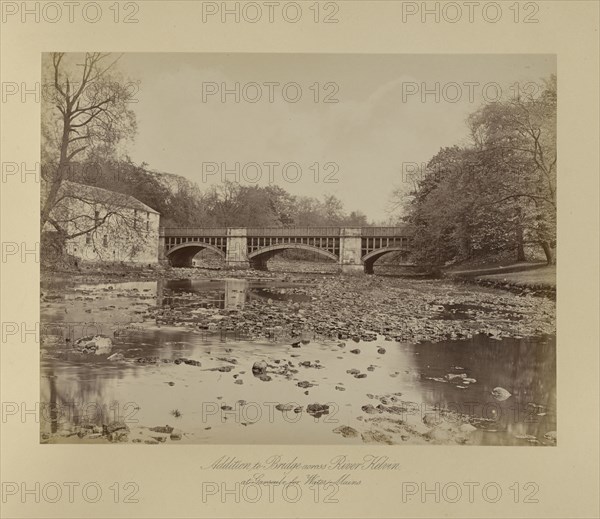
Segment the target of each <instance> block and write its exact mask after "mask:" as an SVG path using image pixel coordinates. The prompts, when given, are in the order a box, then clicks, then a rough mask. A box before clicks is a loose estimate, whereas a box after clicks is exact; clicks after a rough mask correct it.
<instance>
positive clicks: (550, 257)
mask: <svg viewBox="0 0 600 519" xmlns="http://www.w3.org/2000/svg"><path fill="white" fill-rule="evenodd" d="M541 245H542V248H543V249H544V254H545V255H546V263H547V264H548V265H556V257H555V255H554V251H553V250H552V247H550V244H549V243H548V242H547V241H543V242H542V244H541Z"/></svg>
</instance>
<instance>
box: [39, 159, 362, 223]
mask: <svg viewBox="0 0 600 519" xmlns="http://www.w3.org/2000/svg"><path fill="white" fill-rule="evenodd" d="M47 167H49V168H52V167H53V166H52V165H51V164H49V165H47ZM66 177H67V178H68V179H69V180H72V181H74V182H79V183H82V184H87V185H93V186H97V187H102V188H105V189H110V190H112V191H117V192H119V193H125V194H128V195H132V196H134V197H135V198H137V199H138V200H140V201H141V202H143V203H144V204H146V205H149V206H150V207H152V208H153V209H155V210H156V211H158V212H159V213H160V214H161V225H162V226H165V227H168V226H182V227H185V226H203V227H219V226H224V227H263V226H264V227H267V226H269V227H284V226H356V227H361V226H367V225H369V223H368V222H367V217H366V215H365V214H363V213H362V212H360V211H351V212H349V213H348V212H346V211H345V210H344V207H343V204H342V202H341V200H340V199H339V198H337V197H336V196H335V195H324V196H322V197H321V198H315V197H310V196H295V195H292V194H290V193H289V192H288V191H286V190H285V189H283V188H282V187H280V186H277V185H269V186H265V187H261V186H256V185H254V186H244V185H240V184H238V183H234V182H224V183H221V184H218V185H212V186H208V187H207V188H206V189H204V190H202V189H201V188H200V187H199V185H198V184H197V183H195V182H192V181H190V180H188V179H186V178H184V177H182V176H179V175H173V174H168V173H160V172H156V171H152V170H150V169H149V168H148V167H147V166H146V165H145V164H142V165H136V164H134V163H133V162H131V161H130V160H119V161H116V160H88V161H86V162H83V163H73V164H71V165H70V167H69V171H68V173H67V174H66Z"/></svg>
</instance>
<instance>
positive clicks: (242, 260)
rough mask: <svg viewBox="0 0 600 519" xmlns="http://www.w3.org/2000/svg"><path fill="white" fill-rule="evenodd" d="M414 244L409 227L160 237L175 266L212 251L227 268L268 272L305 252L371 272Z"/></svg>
mask: <svg viewBox="0 0 600 519" xmlns="http://www.w3.org/2000/svg"><path fill="white" fill-rule="evenodd" d="M410 241H411V237H410V235H409V234H408V233H407V230H406V228H405V227H291V228H281V227H260V228H252V227H248V228H245V227H244V228H239V227H236V228H231V227H229V228H227V227H221V228H194V227H165V228H161V229H160V233H159V256H160V259H161V260H163V261H164V260H167V261H169V263H170V264H171V265H173V266H174V267H191V266H192V259H193V258H194V256H195V255H196V254H197V253H198V252H200V251H201V250H203V249H210V250H213V251H214V252H216V253H217V254H218V255H220V256H221V257H222V258H223V259H224V261H225V265H226V267H229V268H256V269H260V270H266V267H267V261H268V260H269V259H270V258H272V257H273V256H275V255H276V254H278V253H280V252H282V251H284V250H289V249H301V250H307V251H312V252H314V253H317V254H320V255H322V256H324V257H326V258H329V259H331V260H333V261H335V262H337V263H338V264H339V266H340V269H341V271H342V272H366V273H367V274H372V273H373V264H374V263H375V261H377V260H378V259H379V258H380V257H382V256H383V255H385V254H389V253H391V252H401V253H405V256H404V257H406V255H407V254H408V252H409V251H410ZM406 265H409V264H408V263H406Z"/></svg>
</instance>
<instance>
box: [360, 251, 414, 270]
mask: <svg viewBox="0 0 600 519" xmlns="http://www.w3.org/2000/svg"><path fill="white" fill-rule="evenodd" d="M390 252H404V253H408V252H409V250H408V249H407V248H406V247H394V246H391V247H382V248H381V249H375V250H374V251H371V252H369V253H368V254H365V255H364V256H363V257H362V258H361V261H362V263H363V265H364V268H365V273H367V274H373V266H374V264H375V262H376V261H377V260H378V259H379V258H381V257H382V256H385V255H386V254H389V253H390Z"/></svg>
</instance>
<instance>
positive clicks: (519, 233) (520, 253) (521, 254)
mask: <svg viewBox="0 0 600 519" xmlns="http://www.w3.org/2000/svg"><path fill="white" fill-rule="evenodd" d="M515 234H516V236H515V239H516V242H517V261H518V262H519V261H526V258H525V245H524V244H523V225H522V224H521V211H520V210H519V211H518V214H517V227H516V229H515Z"/></svg>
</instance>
